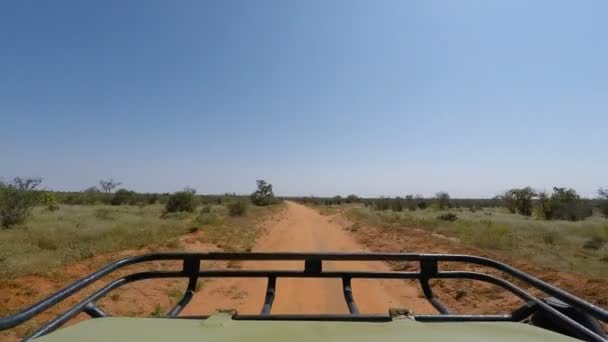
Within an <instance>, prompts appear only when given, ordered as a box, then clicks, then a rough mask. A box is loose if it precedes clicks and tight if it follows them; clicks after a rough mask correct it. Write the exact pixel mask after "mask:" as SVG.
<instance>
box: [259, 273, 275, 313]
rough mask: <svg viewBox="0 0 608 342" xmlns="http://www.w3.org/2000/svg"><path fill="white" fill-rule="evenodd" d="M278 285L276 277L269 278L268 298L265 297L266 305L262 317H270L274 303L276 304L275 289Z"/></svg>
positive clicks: (263, 307)
mask: <svg viewBox="0 0 608 342" xmlns="http://www.w3.org/2000/svg"><path fill="white" fill-rule="evenodd" d="M276 285H277V278H276V277H268V286H266V296H265V297H264V305H263V306H262V312H261V313H260V314H261V315H270V310H272V303H273V302H274V295H275V287H276Z"/></svg>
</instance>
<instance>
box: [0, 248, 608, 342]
mask: <svg viewBox="0 0 608 342" xmlns="http://www.w3.org/2000/svg"><path fill="white" fill-rule="evenodd" d="M206 260H225V261H245V260H260V261H303V262H304V269H303V270H240V269H239V270H204V269H201V266H200V265H201V261H206ZM149 261H182V265H183V266H182V268H181V270H165V271H148V272H138V273H132V274H129V275H126V276H124V277H121V278H119V279H116V280H114V281H112V282H110V283H108V284H106V285H105V286H103V287H102V288H100V289H99V290H96V291H95V292H93V293H92V294H91V295H89V296H88V297H86V298H85V299H83V300H82V301H80V302H78V303H77V304H75V305H73V306H72V307H70V308H69V309H67V310H66V311H64V312H63V313H61V314H59V315H58V316H57V317H55V318H54V319H52V320H51V321H49V322H47V323H45V324H44V325H43V326H42V327H40V328H39V329H38V330H36V331H35V332H33V333H32V334H30V335H29V336H28V337H26V340H30V339H34V338H37V337H40V336H43V335H46V334H48V333H51V332H53V331H54V330H56V329H58V328H59V327H61V326H62V325H63V324H65V323H66V322H67V321H69V320H70V319H72V318H73V317H75V316H76V315H78V314H79V313H81V312H84V313H86V314H88V315H89V316H90V317H92V318H98V317H108V316H110V315H109V314H108V313H106V312H104V311H103V310H102V309H101V308H99V307H98V306H97V305H96V302H97V301H98V300H99V299H100V298H102V297H104V296H106V295H107V294H108V293H109V292H111V291H112V290H114V289H116V288H119V287H121V286H123V285H125V284H128V283H132V282H135V281H139V280H144V279H157V278H187V279H188V285H187V287H186V289H185V291H184V295H183V297H182V298H181V299H180V300H179V301H178V303H177V304H176V305H175V306H174V307H173V308H172V309H171V310H169V312H168V313H167V314H166V316H165V317H163V318H179V319H184V318H185V319H188V318H191V319H193V318H194V319H202V318H206V316H178V315H179V313H180V312H181V311H182V310H183V309H184V308H185V307H186V306H187V305H188V303H189V302H190V300H191V299H192V297H193V295H194V292H195V289H196V284H197V281H198V278H222V277H231V278H235V277H236V278H266V279H267V280H268V285H267V288H266V295H265V299H264V303H263V305H262V308H261V310H260V314H259V315H238V314H237V315H235V316H234V317H233V319H235V320H316V321H319V320H325V321H370V322H384V321H390V320H391V319H392V317H391V315H390V314H386V315H366V314H360V313H359V310H358V308H357V303H356V302H355V299H354V295H353V290H352V287H351V280H352V279H414V280H418V281H419V283H420V286H421V287H422V290H423V293H424V297H425V298H426V299H427V300H428V301H429V302H430V304H431V305H432V306H433V307H434V308H435V309H436V310H437V311H438V312H439V314H434V315H415V314H414V315H412V316H411V317H412V318H413V319H415V320H416V321H420V322H471V321H514V322H521V321H523V320H525V319H527V318H529V317H531V316H532V315H533V314H535V313H543V314H545V315H547V316H548V317H551V318H552V319H553V320H555V321H556V322H559V323H560V326H563V327H565V328H566V329H567V331H569V332H570V333H571V335H573V336H575V337H579V338H582V339H585V340H587V341H606V335H605V333H604V332H603V331H602V329H601V327H599V325H597V321H595V322H596V326H594V325H590V324H585V322H583V321H581V320H577V319H574V318H573V317H571V315H570V316H569V315H566V314H565V313H564V312H562V311H560V310H558V309H559V308H556V306H555V305H551V303H550V302H548V301H546V300H543V299H540V298H538V297H535V296H533V295H531V294H530V293H528V292H526V291H525V290H523V289H521V288H520V287H518V286H516V285H515V284H513V283H511V282H509V281H507V280H505V279H503V278H500V277H497V276H494V275H490V274H485V273H479V272H471V271H440V270H439V268H438V265H439V264H440V263H441V264H443V263H466V264H469V265H478V266H485V267H489V268H492V269H495V270H498V271H501V272H502V273H504V274H506V275H509V276H512V277H513V278H515V279H517V280H519V281H522V282H524V283H526V284H528V285H530V286H532V287H534V288H536V289H538V290H540V291H542V292H544V293H545V294H547V295H549V296H551V297H553V298H556V299H558V300H559V301H561V302H562V304H563V303H565V304H567V305H569V306H570V307H571V308H574V310H577V312H581V313H583V314H584V315H586V317H589V318H590V317H593V318H594V319H596V320H598V321H602V322H604V323H606V322H608V311H606V310H605V309H603V308H601V307H599V306H596V305H593V304H591V303H589V302H587V301H584V300H582V299H580V298H578V297H576V296H574V295H572V294H570V293H568V292H566V291H563V290H561V289H559V288H557V287H555V286H552V285H550V284H548V283H546V282H544V281H542V280H540V279H537V278H535V277H532V276H531V275H529V274H527V273H525V272H522V271H520V270H518V269H516V268H514V267H511V266H509V265H507V264H505V263H502V262H498V261H495V260H492V259H488V258H483V257H477V256H470V255H459V254H415V253H405V254H404V253H159V254H147V255H141V256H135V257H129V258H125V259H122V260H119V261H116V262H114V263H111V264H109V265H107V266H105V267H103V268H101V269H100V270H98V271H96V272H94V273H92V274H90V275H88V276H86V277H84V278H82V279H80V280H78V281H75V282H74V283H72V284H70V285H69V286H67V287H65V288H63V289H61V290H60V291H58V292H56V293H54V294H52V295H50V296H49V297H47V298H45V299H43V300H41V301H39V302H38V303H35V304H33V305H31V306H29V307H27V308H26V309H24V310H23V311H21V312H18V313H16V314H14V315H10V316H7V317H4V318H0V331H2V330H6V329H10V328H13V327H15V326H18V325H20V324H22V323H24V322H26V321H28V320H30V319H32V318H33V317H35V316H36V315H38V314H40V313H41V312H43V311H45V310H47V309H49V308H50V307H53V306H54V305H56V304H58V303H59V302H61V301H63V300H64V299H66V298H68V297H69V296H71V295H73V294H75V293H77V292H79V291H80V290H82V289H84V288H86V287H88V286H89V285H91V284H93V283H95V282H96V281H98V280H99V279H101V278H102V277H105V276H107V275H109V274H111V273H112V272H115V271H117V270H119V269H122V268H124V267H126V266H130V265H135V264H139V263H143V262H149ZM324 261H404V262H405V261H409V262H419V263H420V270H419V271H417V272H398V271H389V272H367V271H324V270H323V262H324ZM277 278H337V279H341V280H342V292H343V294H344V300H345V302H346V304H347V306H348V310H349V312H350V313H349V314H344V315H302V314H297V315H274V314H272V313H271V310H272V304H273V301H274V298H275V292H276V291H277V286H276V279H277ZM431 279H472V280H478V281H482V282H487V283H491V284H494V285H497V286H499V287H501V288H503V289H505V290H507V291H509V292H511V293H513V294H515V295H516V296H518V297H519V298H521V299H522V300H523V301H524V302H525V303H526V304H525V305H523V306H522V307H520V308H518V309H516V310H514V311H513V312H511V313H510V314H506V315H462V314H453V313H451V311H450V309H449V308H448V307H446V306H445V305H444V304H443V303H442V302H441V301H440V300H439V299H438V298H437V297H435V295H434V293H433V290H432V287H431V285H430V283H429V280H431Z"/></svg>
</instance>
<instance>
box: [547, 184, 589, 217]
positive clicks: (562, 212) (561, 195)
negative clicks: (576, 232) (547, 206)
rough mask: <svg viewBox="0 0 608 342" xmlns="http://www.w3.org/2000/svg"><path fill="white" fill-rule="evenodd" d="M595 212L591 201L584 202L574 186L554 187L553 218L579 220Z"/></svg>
mask: <svg viewBox="0 0 608 342" xmlns="http://www.w3.org/2000/svg"><path fill="white" fill-rule="evenodd" d="M592 214H593V208H592V207H591V205H589V203H587V202H583V200H581V198H580V196H579V195H578V194H577V193H576V191H575V190H574V189H572V188H558V187H554V188H553V194H552V195H551V215H550V218H551V219H558V220H570V221H578V220H583V219H585V218H587V217H589V216H591V215H592Z"/></svg>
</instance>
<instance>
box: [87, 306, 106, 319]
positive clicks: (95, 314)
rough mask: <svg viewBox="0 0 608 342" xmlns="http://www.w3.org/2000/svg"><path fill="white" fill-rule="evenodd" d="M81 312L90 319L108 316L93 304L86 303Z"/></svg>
mask: <svg viewBox="0 0 608 342" xmlns="http://www.w3.org/2000/svg"><path fill="white" fill-rule="evenodd" d="M83 311H84V312H85V313H86V314H87V315H89V316H91V317H92V318H99V317H109V316H110V315H108V314H107V313H106V312H105V311H103V310H101V309H100V308H99V307H98V306H97V305H95V303H92V302H89V303H87V305H85V306H84V310H83Z"/></svg>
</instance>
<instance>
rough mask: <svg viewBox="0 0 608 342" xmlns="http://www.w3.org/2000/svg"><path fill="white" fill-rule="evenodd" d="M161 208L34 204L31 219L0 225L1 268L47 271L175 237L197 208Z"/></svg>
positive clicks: (7, 273)
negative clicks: (9, 226) (165, 212)
mask: <svg viewBox="0 0 608 342" xmlns="http://www.w3.org/2000/svg"><path fill="white" fill-rule="evenodd" d="M163 210H164V208H163V206H161V205H149V206H143V207H138V206H109V205H91V206H89V205H60V206H59V209H58V210H55V211H52V212H51V211H48V210H45V209H44V208H41V207H40V208H36V209H35V210H34V213H33V215H32V218H31V220H29V221H28V222H27V223H25V224H23V225H22V226H20V227H16V228H15V229H11V230H3V231H0V274H1V275H2V276H3V277H15V276H19V275H23V274H29V273H39V272H46V271H48V270H50V269H53V268H55V267H57V266H60V265H62V264H66V263H70V262H74V261H77V260H81V259H85V258H89V257H92V256H95V255H97V254H102V253H109V252H113V251H119V250H124V249H130V248H139V247H143V246H147V245H150V244H156V243H161V242H166V241H171V239H172V238H175V237H177V236H179V235H181V234H184V233H186V232H187V231H188V229H189V228H190V227H192V225H193V224H194V218H195V215H194V214H185V213H180V214H175V215H165V217H163V218H161V215H162V213H163Z"/></svg>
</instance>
